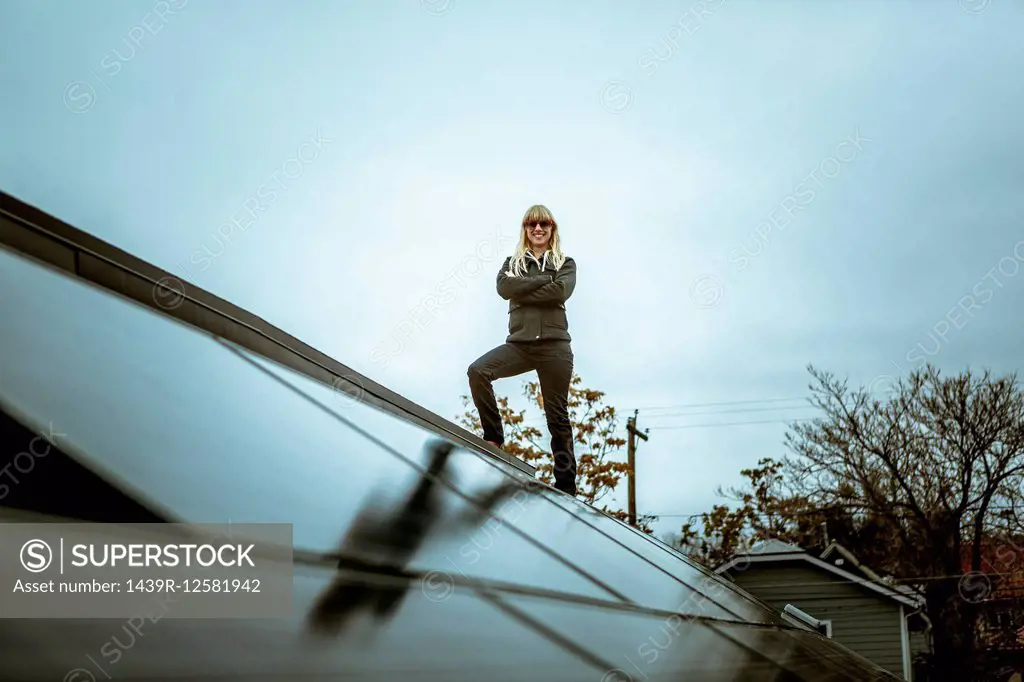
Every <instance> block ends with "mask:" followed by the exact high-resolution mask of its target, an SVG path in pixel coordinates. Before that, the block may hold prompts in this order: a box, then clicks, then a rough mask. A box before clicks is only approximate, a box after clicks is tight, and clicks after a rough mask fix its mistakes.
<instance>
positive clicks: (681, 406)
mask: <svg viewBox="0 0 1024 682" xmlns="http://www.w3.org/2000/svg"><path fill="white" fill-rule="evenodd" d="M793 400H807V396H800V397H798V398H757V399H753V400H726V401H724V402H718V403H689V404H677V405H662V406H660V407H637V408H634V409H637V410H643V411H645V412H648V411H650V410H676V409H680V410H682V409H688V408H692V407H722V406H726V405H751V404H754V403H783V402H790V401H793ZM651 416H653V415H651Z"/></svg>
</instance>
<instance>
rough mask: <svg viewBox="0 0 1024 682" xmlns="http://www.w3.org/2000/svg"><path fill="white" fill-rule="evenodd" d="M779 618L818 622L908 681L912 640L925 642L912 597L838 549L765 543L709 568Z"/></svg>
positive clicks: (913, 594) (915, 599) (920, 644)
mask: <svg viewBox="0 0 1024 682" xmlns="http://www.w3.org/2000/svg"><path fill="white" fill-rule="evenodd" d="M715 572H716V573H719V574H721V575H723V576H725V577H727V578H729V579H731V580H732V581H733V582H735V583H736V584H737V585H739V586H740V587H741V588H742V589H744V590H746V591H747V592H749V593H750V594H752V595H754V596H755V597H757V598H758V599H760V600H761V601H763V602H765V603H766V604H768V605H769V606H771V607H772V608H775V609H778V610H779V611H782V610H783V609H784V608H785V607H786V605H787V604H792V605H793V606H795V607H796V608H798V609H800V610H801V611H803V612H805V613H807V614H808V615H810V616H813V617H814V618H817V619H818V620H821V621H825V634H826V636H828V637H831V638H832V639H834V640H835V641H837V642H839V643H840V644H842V645H843V646H845V647H847V648H848V649H850V650H852V651H854V652H856V653H858V654H860V655H861V656H864V657H865V658H867V659H868V660H870V661H872V662H873V663H875V664H877V665H879V666H881V667H883V668H885V669H886V670H889V671H891V672H892V673H894V674H896V675H899V676H901V677H902V678H903V679H905V680H910V679H912V670H913V653H914V649H915V647H914V646H912V639H914V640H915V643H916V645H917V647H916V648H917V650H921V649H922V648H924V647H925V646H926V641H927V639H926V638H925V637H923V636H921V635H918V633H917V631H919V630H922V629H923V628H922V625H923V624H922V623H921V622H920V621H919V619H918V618H915V617H912V616H914V615H915V614H917V613H919V612H920V611H921V609H922V607H923V600H922V599H921V597H920V596H919V595H918V594H917V593H916V592H914V591H913V590H911V589H909V588H906V587H897V586H893V585H890V584H887V583H886V582H885V581H884V580H883V579H882V577H881V576H879V575H877V574H875V573H874V572H873V571H871V570H870V569H869V568H867V567H866V566H863V565H861V564H860V563H859V562H858V561H857V560H856V558H855V557H854V556H853V555H852V554H851V553H850V552H849V551H848V550H846V549H845V548H843V547H841V546H840V545H837V544H836V543H832V544H831V545H829V546H828V548H826V549H825V551H824V552H822V553H821V554H820V555H818V554H811V553H808V552H807V551H805V550H803V549H801V548H800V547H797V546H795V545H791V544H787V543H784V542H780V541H778V540H768V541H766V542H763V543H759V544H756V545H754V546H753V547H752V548H751V550H750V551H749V552H747V553H745V554H742V555H738V556H736V557H734V558H733V559H732V560H731V561H729V562H727V563H725V564H723V565H721V566H719V567H718V568H716V569H715Z"/></svg>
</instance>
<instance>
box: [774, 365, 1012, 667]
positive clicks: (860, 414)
mask: <svg viewBox="0 0 1024 682" xmlns="http://www.w3.org/2000/svg"><path fill="white" fill-rule="evenodd" d="M809 371H810V373H811V375H812V377H813V378H814V383H812V384H811V387H810V388H811V391H812V403H813V404H814V405H816V406H817V407H819V408H820V409H821V410H822V411H823V416H822V417H821V418H818V419H815V420H814V421H812V422H810V423H803V424H795V425H793V426H792V427H791V429H792V430H791V432H790V433H788V434H787V436H786V442H787V445H788V447H789V449H790V450H791V451H792V453H793V454H794V455H795V456H794V457H787V458H786V459H785V465H786V469H787V476H786V478H787V479H788V480H789V481H790V482H791V483H792V484H793V485H794V487H795V492H796V494H798V495H800V496H801V497H803V498H804V499H806V500H807V501H808V503H809V504H811V505H812V506H815V507H817V508H820V509H825V508H844V509H851V510H855V511H856V512H858V513H860V514H862V515H864V516H871V517H873V518H877V519H881V520H883V521H884V523H885V526H886V527H887V529H888V530H889V532H888V533H887V535H888V536H889V538H888V540H889V543H890V546H888V547H886V548H885V549H886V551H885V553H884V554H883V555H881V556H883V557H884V561H885V563H886V564H887V565H883V566H880V567H879V568H882V569H883V570H886V571H888V572H891V573H895V574H897V575H899V576H902V577H903V578H907V579H915V580H918V581H920V584H922V585H923V586H924V587H923V590H924V595H925V599H926V603H927V607H926V609H927V615H928V617H929V618H930V620H931V622H932V624H933V637H934V649H935V652H936V661H935V669H936V670H937V671H939V672H940V674H941V675H944V676H945V677H944V679H949V680H956V681H957V682H960V681H963V680H969V679H971V678H972V676H973V672H972V669H971V666H972V661H973V657H974V653H975V630H974V627H975V618H976V614H975V607H976V604H975V601H976V600H974V599H965V598H964V596H963V595H962V594H961V576H962V575H963V573H964V560H965V557H966V558H968V559H969V568H970V570H971V571H980V570H981V569H982V563H983V547H984V546H985V545H986V542H988V541H990V540H991V539H993V538H995V537H999V536H1003V537H1007V538H1014V537H1019V534H1020V532H1021V524H1020V516H1019V515H1018V514H1017V513H1016V512H1017V511H1019V510H1021V509H1024V507H1022V506H1021V502H1022V498H1024V488H1022V486H1024V398H1022V395H1021V393H1020V391H1019V389H1018V385H1017V378H1016V374H1011V375H1009V376H1005V377H1001V378H994V377H992V376H991V373H990V372H989V371H985V372H984V373H982V374H981V375H976V374H973V373H972V372H971V371H969V370H967V371H964V372H963V373H961V374H959V375H957V376H950V377H943V376H941V375H940V373H939V371H938V370H937V369H936V368H934V367H933V366H931V365H929V366H927V367H924V368H921V369H919V370H916V371H915V372H914V373H913V374H911V375H910V376H909V377H907V378H906V379H904V380H900V381H899V382H897V383H895V384H894V385H893V386H892V387H891V390H890V391H889V395H888V396H887V397H885V398H884V399H882V400H879V399H877V398H875V397H873V396H871V395H870V394H869V393H868V392H867V391H866V390H864V389H858V390H854V391H851V390H849V389H848V387H847V383H846V381H839V380H837V379H836V378H835V377H834V376H832V375H831V374H829V373H827V372H820V371H817V370H815V368H814V367H813V366H812V367H809Z"/></svg>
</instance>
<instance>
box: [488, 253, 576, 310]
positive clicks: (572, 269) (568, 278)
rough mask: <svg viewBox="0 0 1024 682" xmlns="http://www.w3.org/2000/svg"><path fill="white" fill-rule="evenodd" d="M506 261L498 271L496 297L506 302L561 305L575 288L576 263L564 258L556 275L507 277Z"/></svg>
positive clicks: (507, 262)
mask: <svg viewBox="0 0 1024 682" xmlns="http://www.w3.org/2000/svg"><path fill="white" fill-rule="evenodd" d="M509 260H511V259H507V260H506V261H505V263H504V264H503V265H502V267H501V270H499V271H498V295H499V296H501V297H502V298H503V299H505V300H506V301H512V302H513V303H520V304H527V305H561V304H563V303H565V302H566V301H567V300H569V297H570V296H572V292H573V289H575V288H576V261H574V260H573V259H572V258H566V259H565V263H563V264H562V268H561V269H560V270H559V271H558V273H557V274H556V275H549V274H540V275H530V276H529V277H509V276H508V275H506V274H505V272H506V270H508V264H509Z"/></svg>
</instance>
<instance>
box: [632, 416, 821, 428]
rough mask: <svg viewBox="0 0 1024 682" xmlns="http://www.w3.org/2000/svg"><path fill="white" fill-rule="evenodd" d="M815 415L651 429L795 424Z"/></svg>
mask: <svg viewBox="0 0 1024 682" xmlns="http://www.w3.org/2000/svg"><path fill="white" fill-rule="evenodd" d="M814 419H815V417H808V418H806V419H766V420H759V421H746V422H720V423H717V424H680V425H678V426H652V427H650V429H651V431H654V430H656V429H657V430H659V431H676V430H678V429H703V428H711V427H722V426H750V425H752V424H793V423H797V422H809V421H814Z"/></svg>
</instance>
